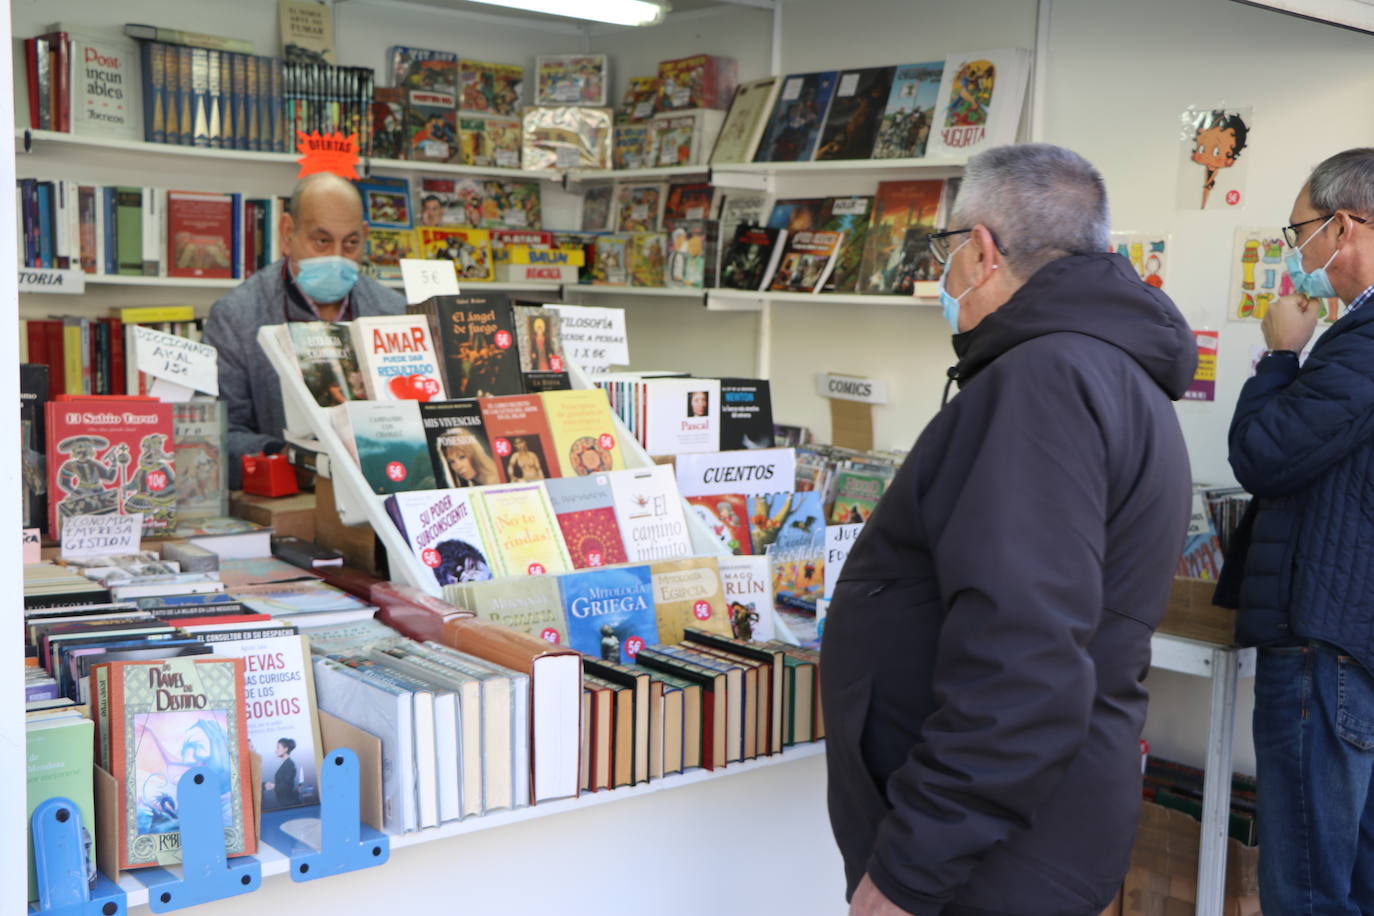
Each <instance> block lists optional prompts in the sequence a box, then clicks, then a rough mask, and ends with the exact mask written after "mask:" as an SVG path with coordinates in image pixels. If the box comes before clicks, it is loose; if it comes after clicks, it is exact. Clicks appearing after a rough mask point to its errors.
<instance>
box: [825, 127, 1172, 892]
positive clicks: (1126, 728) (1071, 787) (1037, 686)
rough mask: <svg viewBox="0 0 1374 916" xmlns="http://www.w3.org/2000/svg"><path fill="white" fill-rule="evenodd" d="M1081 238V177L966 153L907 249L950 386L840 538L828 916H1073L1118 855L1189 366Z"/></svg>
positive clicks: (1087, 230) (1152, 307)
mask: <svg viewBox="0 0 1374 916" xmlns="http://www.w3.org/2000/svg"><path fill="white" fill-rule="evenodd" d="M1108 225H1109V223H1108V210H1107V195H1106V190H1105V188H1104V186H1103V182H1102V177H1101V176H1100V175H1099V174H1098V172H1097V170H1096V169H1094V168H1093V167H1092V166H1091V165H1090V164H1089V163H1088V162H1086V161H1085V160H1084V159H1083V158H1082V157H1080V156H1078V155H1077V154H1075V153H1072V152H1070V151H1068V150H1066V149H1061V148H1059V147H1055V146H1048V145H1043V144H1028V145H1023V146H1004V147H998V148H994V149H991V150H988V151H987V152H984V153H981V154H979V155H977V156H975V157H974V158H973V159H971V160H970V161H969V164H968V166H967V168H966V169H965V172H964V181H963V186H962V188H961V190H960V194H959V199H958V201H957V202H956V206H955V207H954V215H953V218H952V222H951V228H949V229H947V230H945V231H943V232H937V233H935V234H933V235H932V236H931V237H930V243H929V244H930V251H931V254H932V255H933V257H934V259H935V260H936V261H937V262H938V263H939V264H942V265H943V266H944V274H943V276H942V277H941V279H940V284H941V286H940V288H941V299H942V301H943V303H944V306H945V317H946V318H947V320H948V321H949V323H950V325H951V329H952V330H953V331H954V350H955V352H956V354H957V355H958V357H959V361H958V364H957V365H956V366H955V367H954V368H953V369H951V370H950V374H949V377H950V380H951V382H957V383H958V384H959V386H960V389H961V390H960V393H959V395H958V396H957V397H955V398H954V399H953V400H952V401H949V402H948V403H946V404H945V405H944V406H943V407H942V408H941V409H940V411H939V413H937V414H936V415H935V417H934V418H933V419H932V420H931V421H930V423H929V424H928V425H927V426H926V428H925V430H924V432H922V433H921V436H920V438H919V439H917V441H916V445H915V447H914V448H913V449H912V451H911V453H910V455H909V456H908V457H907V460H906V462H905V463H904V464H903V465H902V467H901V469H900V470H899V471H898V473H897V476H896V477H895V478H894V479H893V481H892V484H891V486H890V487H889V488H888V490H887V492H886V493H885V494H884V496H883V498H882V501H881V502H880V503H879V504H878V506H877V508H876V509H874V511H873V514H872V516H871V517H870V518H869V521H868V523H867V524H866V525H865V527H864V530H863V533H862V534H861V535H860V536H859V539H858V541H857V542H856V543H855V545H854V548H853V551H852V552H851V553H850V555H849V558H848V560H847V561H846V562H845V565H844V570H843V572H842V573H841V575H840V580H839V584H838V585H837V587H836V590H835V595H834V600H833V601H832V603H831V605H830V612H829V615H828V617H827V618H826V630H825V639H824V644H823V646H822V655H823V658H822V668H823V670H824V672H825V677H824V678H823V679H822V684H823V693H824V708H825V719H826V731H827V735H828V737H827V741H826V757H827V763H828V766H829V776H830V779H829V802H830V820H831V825H832V827H833V828H834V832H835V839H836V841H837V843H838V844H839V847H840V851H841V853H842V854H843V857H844V863H845V871H846V876H847V882H848V895H849V899H850V913H851V914H864V916H869V914H899V913H916V914H921V916H929V914H936V913H942V914H945V916H1005V914H1026V916H1040V914H1045V916H1048V914H1055V916H1096V914H1098V913H1100V912H1101V911H1102V910H1103V909H1104V908H1105V907H1106V906H1107V904H1108V903H1109V902H1110V901H1111V899H1112V896H1113V894H1114V893H1115V892H1116V890H1117V888H1118V887H1120V885H1121V881H1122V878H1123V877H1124V875H1125V873H1126V869H1127V867H1128V865H1129V863H1130V851H1131V843H1132V840H1133V839H1134V836H1135V828H1136V820H1137V816H1138V813H1139V806H1140V754H1139V746H1138V739H1139V737H1140V732H1141V728H1142V726H1143V725H1144V721H1145V706H1146V694H1145V688H1144V687H1143V685H1142V683H1141V681H1142V678H1143V677H1144V676H1145V672H1146V670H1147V669H1148V668H1149V663H1150V636H1151V633H1152V632H1153V630H1154V628H1155V626H1156V624H1158V622H1159V620H1160V617H1161V616H1162V614H1163V610H1164V605H1165V602H1166V599H1167V597H1168V593H1169V585H1170V581H1171V577H1172V575H1173V571H1174V568H1175V567H1176V566H1177V564H1178V559H1179V553H1180V551H1181V549H1182V547H1183V539H1184V533H1185V530H1186V527H1187V522H1188V516H1189V506H1190V477H1189V470H1188V455H1187V451H1186V449H1185V447H1184V443H1183V435H1182V432H1181V430H1180V429H1179V425H1178V420H1177V418H1176V417H1175V415H1174V410H1173V405H1172V403H1171V402H1172V401H1174V400H1176V399H1178V398H1179V397H1180V396H1181V395H1182V394H1183V392H1184V390H1185V389H1186V388H1187V386H1188V384H1189V382H1190V381H1191V379H1192V377H1193V371H1194V369H1195V367H1196V363H1197V350H1196V346H1195V345H1194V343H1193V336H1192V333H1191V331H1190V329H1189V327H1188V324H1187V322H1186V321H1184V319H1183V316H1182V315H1180V314H1179V312H1178V309H1176V308H1175V307H1174V304H1173V303H1172V302H1171V301H1170V300H1169V298H1168V297H1167V296H1165V295H1164V294H1163V293H1162V292H1161V291H1159V290H1158V289H1155V288H1153V287H1151V286H1149V285H1147V284H1146V283H1144V282H1142V281H1141V280H1140V278H1139V277H1138V276H1137V275H1136V274H1135V272H1134V270H1133V269H1132V268H1131V265H1130V264H1129V262H1127V261H1126V259H1125V258H1123V257H1121V256H1120V255H1116V254H1112V253H1109V251H1108V244H1109V240H1108Z"/></svg>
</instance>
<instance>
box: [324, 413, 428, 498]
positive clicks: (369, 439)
mask: <svg viewBox="0 0 1374 916" xmlns="http://www.w3.org/2000/svg"><path fill="white" fill-rule="evenodd" d="M331 417H332V419H333V422H334V425H335V429H336V430H337V431H338V433H339V438H340V439H342V440H343V444H344V447H345V448H346V449H347V450H348V452H349V455H350V456H351V457H352V458H353V460H354V461H356V462H357V463H358V467H359V468H361V469H362V472H363V477H365V478H367V484H368V486H370V487H371V488H372V492H374V493H399V492H401V491H402V490H428V489H433V487H434V465H433V464H432V463H431V462H430V460H429V446H428V444H427V442H426V440H425V428H424V425H423V424H422V423H421V422H420V405H419V404H418V403H417V402H415V401H409V400H396V401H349V402H348V403H347V404H341V405H339V406H338V407H335V408H333V409H332V411H331Z"/></svg>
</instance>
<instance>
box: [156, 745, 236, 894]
mask: <svg viewBox="0 0 1374 916" xmlns="http://www.w3.org/2000/svg"><path fill="white" fill-rule="evenodd" d="M177 812H178V815H179V817H180V820H181V874H182V877H181V878H180V879H177V878H176V877H174V876H172V875H171V874H170V873H168V878H167V879H166V880H156V881H147V882H145V883H146V884H147V885H148V906H149V907H150V908H151V909H152V911H153V912H154V913H166V912H169V911H171V910H179V909H181V908H183V907H188V906H194V905H196V904H198V903H209V902H210V901H212V900H223V899H224V898H225V897H235V896H238V895H239V894H246V893H248V892H249V891H255V890H257V889H258V887H259V885H261V884H262V863H260V862H259V861H258V860H257V859H255V858H253V857H252V856H243V857H242V858H238V859H235V860H234V861H232V862H230V861H228V860H227V859H226V858H225V855H224V828H223V826H222V825H223V824H224V815H223V814H222V813H221V811H220V790H219V786H218V785H217V784H216V783H215V781H214V778H213V777H212V776H211V775H210V773H209V772H208V771H207V770H206V769H205V768H204V767H194V768H192V769H190V770H187V771H186V772H185V773H184V774H183V775H182V777H181V779H180V780H178V781H177Z"/></svg>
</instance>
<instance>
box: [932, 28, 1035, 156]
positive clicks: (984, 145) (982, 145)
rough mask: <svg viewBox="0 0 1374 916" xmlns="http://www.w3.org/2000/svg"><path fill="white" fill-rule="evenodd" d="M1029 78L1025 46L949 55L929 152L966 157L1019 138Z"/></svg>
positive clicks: (934, 154) (1028, 59)
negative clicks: (1023, 47)
mask: <svg viewBox="0 0 1374 916" xmlns="http://www.w3.org/2000/svg"><path fill="white" fill-rule="evenodd" d="M1029 78H1030V52H1029V51H1025V50H1021V49H1010V50H999V51H983V52H978V53H973V54H956V55H951V56H950V57H948V58H946V60H945V70H944V75H943V77H942V78H941V80H940V90H939V92H940V94H939V97H938V100H937V103H936V108H935V122H934V125H933V127H932V129H931V132H930V142H929V144H928V145H927V148H926V155H927V156H932V157H946V158H955V157H957V158H965V157H968V156H972V155H974V154H975V153H979V152H981V151H983V150H985V149H989V148H991V147H994V146H999V145H1001V144H1004V143H1014V142H1016V132H1017V129H1018V128H1019V127H1020V125H1021V114H1022V109H1023V108H1024V107H1025V100H1026V87H1027V84H1028V82H1029Z"/></svg>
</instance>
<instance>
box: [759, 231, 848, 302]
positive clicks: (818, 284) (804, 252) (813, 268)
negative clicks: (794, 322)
mask: <svg viewBox="0 0 1374 916" xmlns="http://www.w3.org/2000/svg"><path fill="white" fill-rule="evenodd" d="M843 246H844V233H843V232H826V231H823V230H821V231H817V230H811V229H804V230H802V231H801V232H789V233H788V234H787V247H786V248H785V249H784V250H783V254H782V260H780V261H779V262H778V268H777V270H776V271H774V272H773V281H772V283H771V284H770V285H769V289H772V290H776V291H779V292H794V293H818V292H820V291H821V288H822V287H823V286H824V285H825V283H826V281H827V280H829V279H830V274H831V272H832V271H833V270H834V268H835V261H836V259H837V258H838V256H839V253H840V250H841V249H842V247H843Z"/></svg>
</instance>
